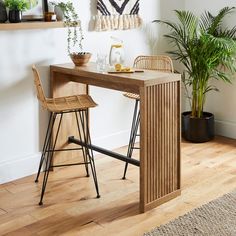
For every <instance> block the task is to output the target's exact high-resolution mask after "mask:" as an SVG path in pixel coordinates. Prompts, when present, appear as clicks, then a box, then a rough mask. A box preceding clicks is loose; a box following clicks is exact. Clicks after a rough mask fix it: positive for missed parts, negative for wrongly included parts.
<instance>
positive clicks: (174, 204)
mask: <svg viewBox="0 0 236 236" xmlns="http://www.w3.org/2000/svg"><path fill="white" fill-rule="evenodd" d="M181 146H182V148H181V151H182V186H181V187H182V193H181V196H180V197H178V198H175V199H173V200H171V201H169V202H167V203H165V204H163V205H161V206H158V207H156V208H155V209H152V210H150V211H148V212H146V213H143V214H139V205H138V202H139V168H137V167H136V166H132V165H130V166H129V173H128V175H127V179H126V180H121V177H122V173H123V172H122V171H123V168H124V163H122V162H119V161H117V160H114V159H112V158H109V157H107V156H103V155H98V156H96V157H95V158H96V164H97V165H96V167H97V173H98V178H99V185H100V190H101V198H100V199H95V196H96V193H95V190H94V184H93V181H92V178H91V177H90V178H85V177H84V176H85V174H86V173H85V170H84V167H83V166H81V167H79V166H74V167H67V168H59V169H55V171H53V172H52V173H50V176H49V182H48V188H47V191H46V194H45V201H44V205H43V206H42V207H39V206H38V200H39V195H40V190H41V188H40V183H42V178H40V179H39V181H40V182H39V184H36V183H34V178H35V176H28V177H26V178H22V179H19V180H15V181H13V182H10V183H6V184H2V185H0V209H1V210H0V235H9V236H12V235H16V236H21V235H23V236H25V235H26V236H35V235H36V236H37V235H42V236H51V235H66V236H72V235H73V236H78V235H79V236H91V235H96V236H104V235H112V236H140V235H143V233H144V232H147V231H150V230H151V229H152V228H154V227H156V226H159V225H161V224H165V223H167V222H169V221H170V220H173V219H175V218H176V217H178V216H180V215H183V214H185V213H186V212H188V211H190V210H192V209H194V208H196V207H199V206H201V205H202V204H205V203H207V202H209V201H211V200H213V199H215V198H217V197H220V196H222V195H223V194H225V193H228V192H231V191H232V190H233V189H235V188H236V140H233V139H227V138H223V137H216V139H215V140H212V141H211V142H208V143H200V144H193V143H188V142H183V143H182V145H181ZM116 151H117V152H119V153H123V154H125V153H126V151H127V147H123V148H120V149H117V150H116ZM134 157H135V158H138V157H139V154H138V151H137V150H135V152H134Z"/></svg>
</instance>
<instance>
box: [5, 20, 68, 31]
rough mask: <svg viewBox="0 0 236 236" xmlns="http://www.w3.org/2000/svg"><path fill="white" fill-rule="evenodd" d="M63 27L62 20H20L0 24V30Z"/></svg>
mask: <svg viewBox="0 0 236 236" xmlns="http://www.w3.org/2000/svg"><path fill="white" fill-rule="evenodd" d="M53 28H64V22H63V21H56V22H43V21H37V22H36V21H34V22H20V23H2V24H0V30H25V29H53Z"/></svg>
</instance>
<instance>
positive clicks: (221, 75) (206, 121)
mask: <svg viewBox="0 0 236 236" xmlns="http://www.w3.org/2000/svg"><path fill="white" fill-rule="evenodd" d="M233 10H234V8H233V7H232V8H229V7H225V8H223V9H221V10H220V11H219V13H218V14H217V15H216V16H213V15H212V14H211V13H210V12H205V13H203V14H202V15H201V16H200V17H197V16H195V15H194V14H193V13H191V12H189V11H178V10H176V11H175V13H176V15H177V18H178V22H170V21H161V20H156V21H154V22H158V23H162V24H164V25H166V26H168V27H169V29H170V33H168V34H166V35H164V37H166V38H167V39H168V40H169V41H170V43H171V44H172V45H173V46H174V49H173V50H170V51H169V52H168V53H170V54H171V55H172V56H173V57H174V58H175V59H176V60H178V61H179V62H180V63H182V64H183V65H184V71H183V76H182V78H183V83H184V86H185V88H186V95H187V98H188V99H189V102H190V107H191V111H187V112H183V113H182V134H183V137H184V138H185V139H187V140H189V141H192V142H206V141H209V140H211V139H212V138H213V137H214V115H213V114H211V113H209V112H205V111H204V104H205V101H206V96H207V93H208V92H210V91H213V90H215V91H218V89H217V88H216V87H215V86H213V85H212V84H211V83H210V82H211V80H212V79H217V80H223V81H225V82H228V83H230V82H231V80H232V78H233V77H232V75H233V73H235V72H236V62H235V56H236V36H235V33H236V26H234V27H233V28H231V29H229V28H227V27H224V26H223V24H222V21H223V19H224V18H225V17H226V16H227V15H229V14H231V13H232V12H233Z"/></svg>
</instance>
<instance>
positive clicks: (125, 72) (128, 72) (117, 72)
mask: <svg viewBox="0 0 236 236" xmlns="http://www.w3.org/2000/svg"><path fill="white" fill-rule="evenodd" d="M140 72H144V71H143V70H130V71H115V70H109V71H107V73H109V74H131V73H140Z"/></svg>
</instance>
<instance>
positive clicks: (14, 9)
mask: <svg viewBox="0 0 236 236" xmlns="http://www.w3.org/2000/svg"><path fill="white" fill-rule="evenodd" d="M5 5H6V7H7V8H8V9H9V17H8V18H9V22H11V23H19V22H21V19H22V11H25V10H27V9H28V8H29V2H27V1H26V0H5Z"/></svg>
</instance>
